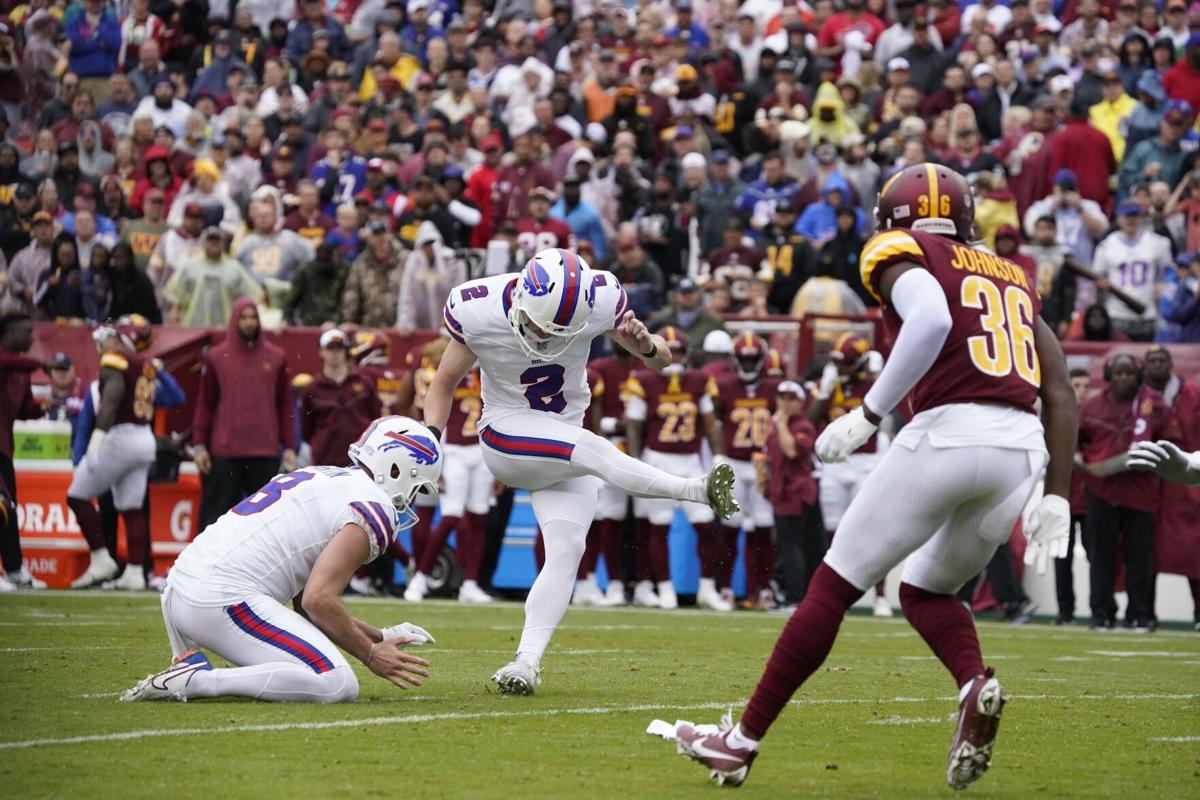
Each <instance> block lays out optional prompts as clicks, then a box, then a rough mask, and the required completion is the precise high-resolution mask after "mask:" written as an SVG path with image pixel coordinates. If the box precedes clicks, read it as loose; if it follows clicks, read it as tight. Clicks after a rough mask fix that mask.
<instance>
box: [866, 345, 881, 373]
mask: <svg viewBox="0 0 1200 800" xmlns="http://www.w3.org/2000/svg"><path fill="white" fill-rule="evenodd" d="M882 371H883V353H881V352H879V351H878V350H868V351H867V372H870V373H872V374H874V373H877V372H882Z"/></svg>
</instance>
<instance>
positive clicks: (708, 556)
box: [694, 522, 722, 578]
mask: <svg viewBox="0 0 1200 800" xmlns="http://www.w3.org/2000/svg"><path fill="white" fill-rule="evenodd" d="M694 527H695V528H696V555H697V556H698V557H699V559H700V577H702V578H716V577H719V566H720V563H721V546H722V545H721V543H722V540H721V531H720V529H719V527H720V526H718V525H717V523H715V522H701V523H697V524H696V525H695V526H694Z"/></svg>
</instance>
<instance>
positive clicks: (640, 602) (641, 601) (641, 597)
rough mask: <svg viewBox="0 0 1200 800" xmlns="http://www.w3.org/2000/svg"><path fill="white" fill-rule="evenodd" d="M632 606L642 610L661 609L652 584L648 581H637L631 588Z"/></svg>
mask: <svg viewBox="0 0 1200 800" xmlns="http://www.w3.org/2000/svg"><path fill="white" fill-rule="evenodd" d="M633 604H634V605H635V606H641V607H642V608H662V606H661V605H660V603H659V600H658V595H656V594H655V593H654V584H652V583H651V582H650V581H638V584H637V586H634V587H633Z"/></svg>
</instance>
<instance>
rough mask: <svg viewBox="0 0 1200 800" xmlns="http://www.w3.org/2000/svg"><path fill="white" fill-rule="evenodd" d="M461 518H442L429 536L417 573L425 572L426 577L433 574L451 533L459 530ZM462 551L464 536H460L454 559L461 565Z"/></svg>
mask: <svg viewBox="0 0 1200 800" xmlns="http://www.w3.org/2000/svg"><path fill="white" fill-rule="evenodd" d="M461 519H462V518H461V517H442V520H441V522H439V523H438V524H437V527H436V528H434V529H433V533H431V534H429V539H428V540H426V542H425V546H424V547H423V548H422V550H421V560H420V562H418V564H417V571H418V572H423V573H425V574H426V575H428V574H429V573H431V572H433V565H434V564H436V563H437V557H438V554H439V553H441V552H442V550H443V549H445V547H446V541H447V540H448V539H449V538H450V532H451V531H453V530H457V529H458V528H459V527H460V526H459V522H460V520H461ZM461 550H462V534H461V533H460V534H459V535H458V545H457V551H456V552H455V554H454V558H455V560H456V561H458V562H459V563H462V561H461V559H460V558H459V556H460V555H461Z"/></svg>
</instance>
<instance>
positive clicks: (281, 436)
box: [192, 297, 296, 530]
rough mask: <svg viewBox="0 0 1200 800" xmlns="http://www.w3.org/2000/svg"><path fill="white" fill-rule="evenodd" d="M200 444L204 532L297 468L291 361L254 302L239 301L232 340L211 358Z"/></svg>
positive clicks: (200, 410) (199, 419)
mask: <svg viewBox="0 0 1200 800" xmlns="http://www.w3.org/2000/svg"><path fill="white" fill-rule="evenodd" d="M192 442H193V443H194V445H195V448H196V452H195V459H196V468H197V469H198V470H200V474H201V475H202V476H204V485H203V488H202V491H201V495H200V530H203V529H204V528H205V527H207V526H208V525H210V524H212V523H213V522H215V521H216V520H217V518H218V517H220V516H221V515H222V514H224V513H225V512H226V511H228V510H229V509H231V508H233V507H234V506H235V505H237V504H238V503H240V502H241V501H242V500H244V499H245V498H246V497H247V496H249V495H250V494H253V493H254V492H256V491H258V490H259V489H260V488H261V487H262V485H263V484H264V483H266V482H267V481H269V480H270V479H271V478H273V477H274V476H275V475H277V474H278V473H279V471H280V469H281V468H282V470H283V471H284V472H291V471H292V470H294V469H295V468H296V425H295V414H294V409H293V405H292V391H291V380H290V379H289V378H288V371H287V364H286V359H285V357H284V354H283V351H282V350H281V349H279V348H278V347H276V346H275V345H273V344H270V343H269V342H266V341H263V338H262V324H261V323H260V322H259V319H258V308H257V307H256V306H255V305H254V301H253V300H251V299H250V298H248V297H243V298H240V299H238V300H235V301H234V303H233V311H232V313H231V314H230V316H229V330H228V332H227V333H226V334H225V341H224V342H222V343H221V344H219V345H217V346H216V347H214V348H212V349H211V350H209V351H208V356H207V357H205V359H204V370H203V371H202V372H201V373H200V392H199V397H198V398H197V400H196V413H195V416H194V417H193V419H192ZM281 450H282V453H283V456H282V460H281V459H280V451H281Z"/></svg>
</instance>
